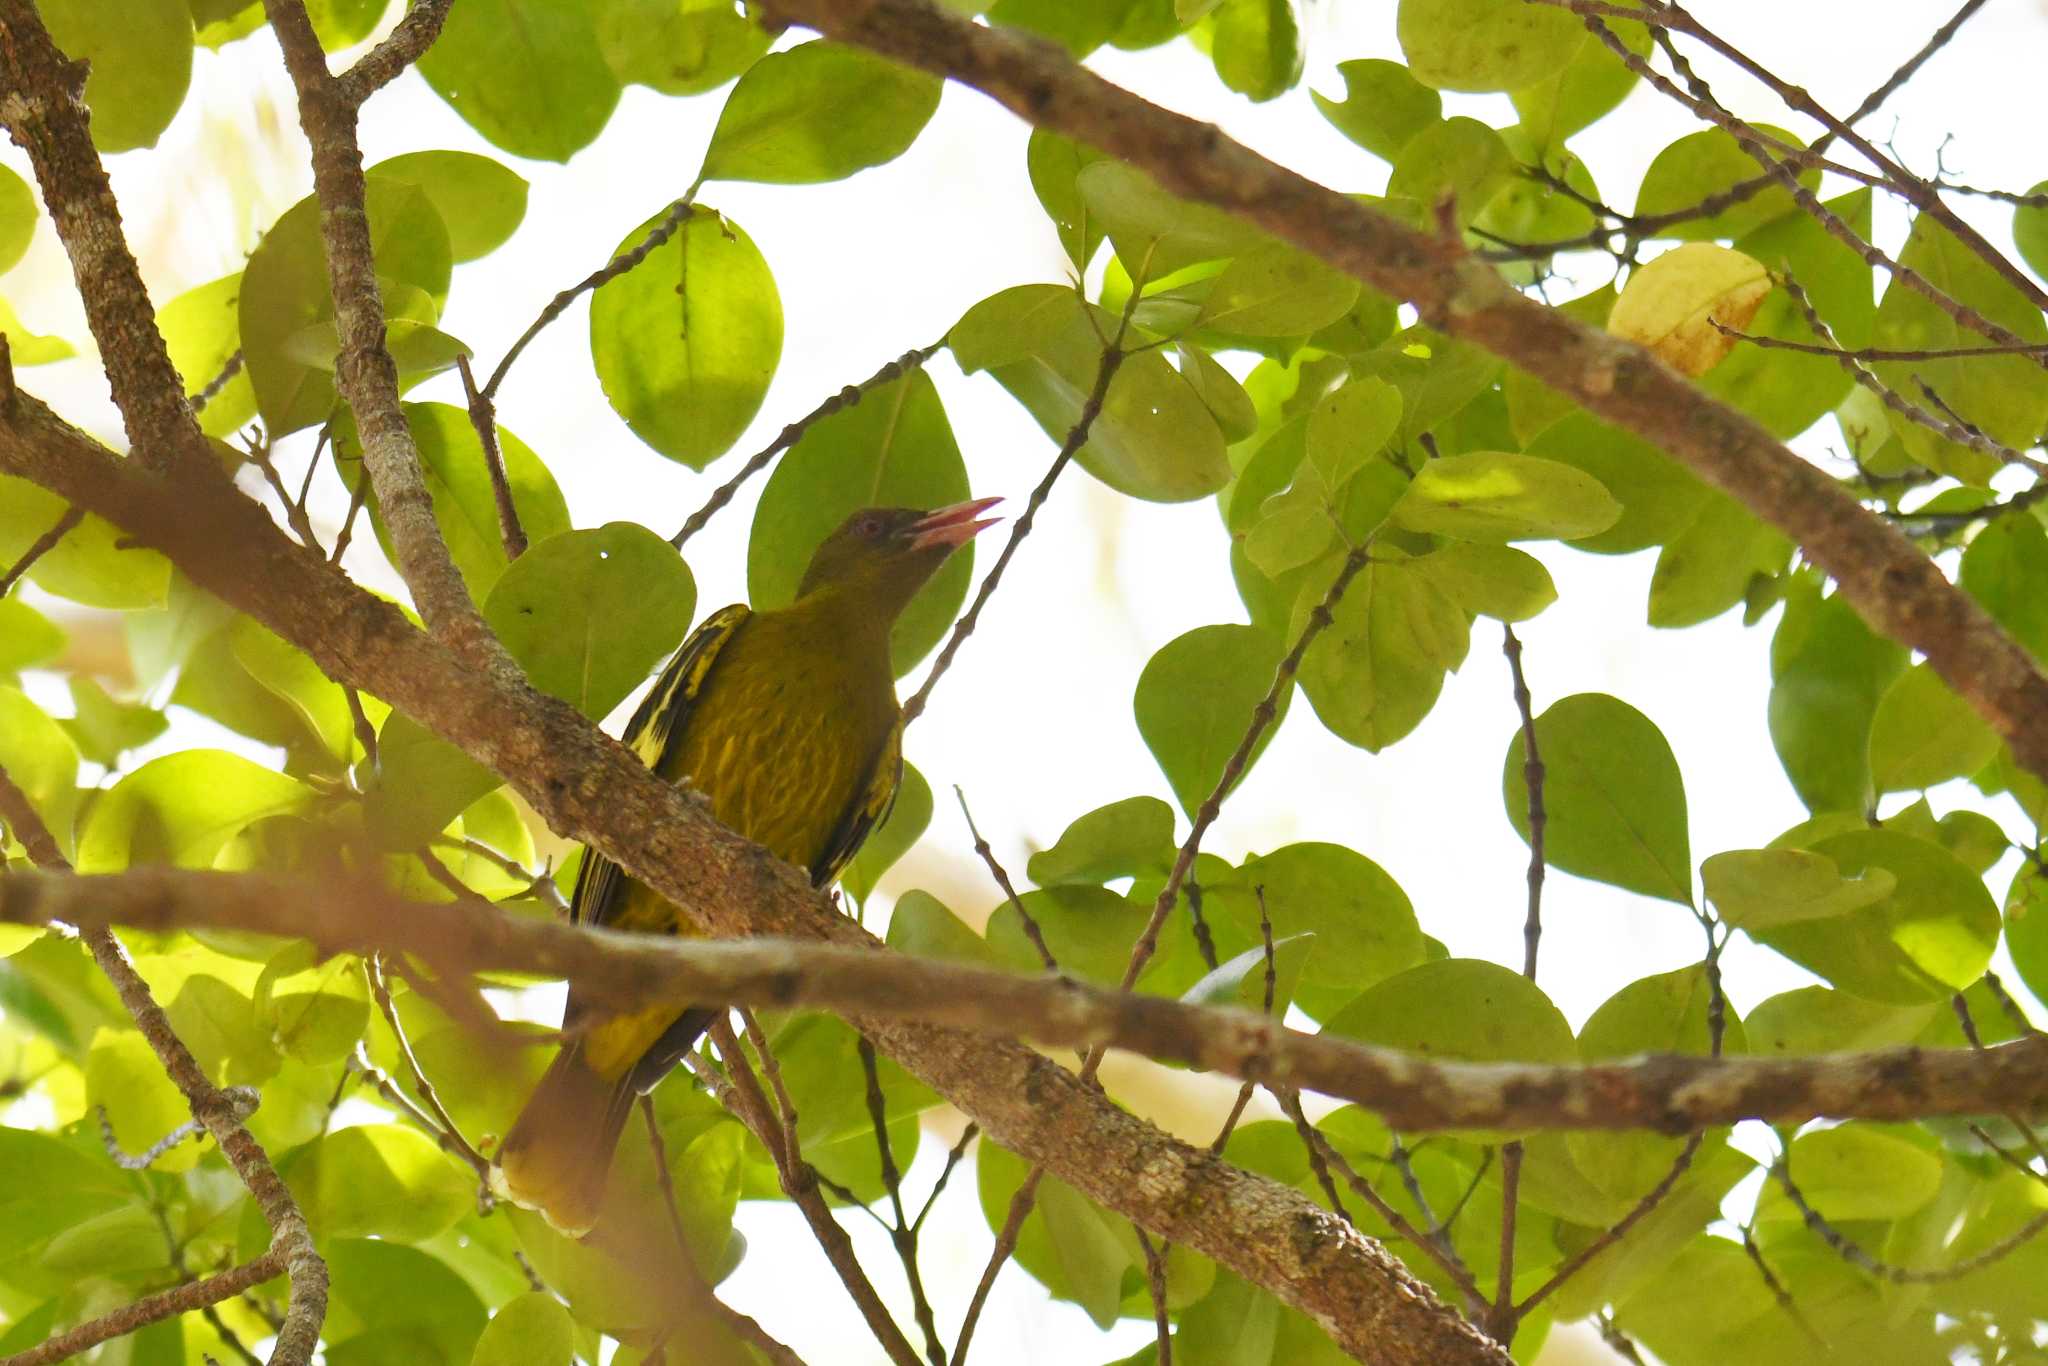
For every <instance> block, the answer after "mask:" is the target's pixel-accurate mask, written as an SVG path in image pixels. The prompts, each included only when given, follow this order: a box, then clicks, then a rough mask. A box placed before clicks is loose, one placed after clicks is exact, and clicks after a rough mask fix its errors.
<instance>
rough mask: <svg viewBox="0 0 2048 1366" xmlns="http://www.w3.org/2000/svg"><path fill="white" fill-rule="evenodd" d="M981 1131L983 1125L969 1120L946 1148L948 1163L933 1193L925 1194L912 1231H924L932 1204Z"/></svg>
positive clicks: (935, 1201)
mask: <svg viewBox="0 0 2048 1366" xmlns="http://www.w3.org/2000/svg"><path fill="white" fill-rule="evenodd" d="M980 1133H981V1126H980V1125H979V1124H975V1123H973V1122H972V1121H969V1123H968V1124H967V1126H966V1127H965V1128H963V1129H962V1130H961V1131H960V1137H958V1138H956V1139H954V1140H953V1146H952V1147H950V1148H948V1149H947V1150H946V1165H945V1166H943V1167H941V1168H939V1179H938V1180H937V1181H935V1182H933V1183H932V1189H931V1194H929V1195H927V1196H925V1198H924V1205H923V1207H922V1208H920V1209H919V1210H918V1212H917V1217H916V1218H915V1219H913V1220H911V1221H910V1231H911V1232H912V1233H922V1232H923V1231H924V1220H925V1216H926V1215H928V1214H930V1213H931V1212H932V1206H934V1205H936V1204H938V1203H939V1196H940V1195H941V1194H943V1193H944V1192H945V1189H946V1183H947V1182H948V1181H950V1180H952V1179H953V1169H954V1168H955V1167H958V1166H959V1165H960V1159H961V1158H963V1157H965V1156H966V1155H967V1148H968V1145H969V1144H971V1143H973V1142H974V1140H975V1139H976V1138H977V1137H978V1136H979V1135H980Z"/></svg>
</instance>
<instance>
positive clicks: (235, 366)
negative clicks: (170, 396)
mask: <svg viewBox="0 0 2048 1366" xmlns="http://www.w3.org/2000/svg"><path fill="white" fill-rule="evenodd" d="M242 359H243V357H242V348H241V347H239V346H238V347H236V348H235V352H234V354H233V355H231V356H229V357H228V358H227V360H226V361H225V362H223V363H222V365H221V367H220V373H218V374H216V375H215V376H214V377H213V378H212V379H210V380H208V381H206V387H205V388H203V389H201V390H200V391H199V392H198V393H196V394H193V395H192V396H191V397H190V398H188V399H187V400H186V401H187V402H188V403H190V404H191V405H192V411H193V412H195V413H197V412H199V411H200V410H202V409H203V408H205V407H206V405H207V404H209V403H211V402H213V401H214V400H215V399H217V398H219V397H220V391H221V390H223V389H225V388H227V387H228V385H229V384H230V383H232V382H233V380H234V378H235V376H236V375H239V374H241V373H242Z"/></svg>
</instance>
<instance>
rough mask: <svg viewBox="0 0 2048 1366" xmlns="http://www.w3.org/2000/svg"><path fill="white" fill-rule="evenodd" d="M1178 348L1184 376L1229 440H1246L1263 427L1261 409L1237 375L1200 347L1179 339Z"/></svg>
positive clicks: (1176, 348) (1176, 345) (1176, 347)
mask: <svg viewBox="0 0 2048 1366" xmlns="http://www.w3.org/2000/svg"><path fill="white" fill-rule="evenodd" d="M1174 350H1175V351H1176V352H1177V353H1179V355H1180V377H1181V378H1182V379H1183V380H1185V381H1186V382H1187V386H1188V388H1190V389H1192V390H1194V391H1195V397H1197V398H1199V399H1201V400H1202V406H1203V407H1204V408H1207V409H1208V410H1209V416H1211V417H1213V418H1215V419H1216V425H1217V426H1219V427H1221V428H1222V429H1223V436H1224V439H1225V440H1226V441H1242V440H1244V439H1245V438H1246V437H1248V436H1250V435H1251V434H1252V433H1253V432H1256V431H1257V430H1258V429H1259V413H1258V410H1257V409H1256V408H1254V407H1253V406H1252V396H1251V395H1250V394H1248V393H1246V392H1245V389H1244V386H1243V385H1242V384H1239V383H1238V382H1237V376H1235V375H1233V374H1231V373H1230V372H1229V371H1228V370H1226V369H1224V368H1223V367H1222V366H1221V365H1220V364H1218V363H1217V361H1216V358H1215V357H1214V356H1211V355H1210V354H1209V353H1208V352H1207V351H1204V350H1203V349H1202V348H1201V347H1199V346H1190V345H1188V344H1187V343H1186V342H1177V343H1175V345H1174Z"/></svg>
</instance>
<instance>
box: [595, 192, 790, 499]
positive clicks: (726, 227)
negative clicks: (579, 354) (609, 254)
mask: <svg viewBox="0 0 2048 1366" xmlns="http://www.w3.org/2000/svg"><path fill="white" fill-rule="evenodd" d="M661 217H662V215H657V216H656V217H654V218H650V219H648V220H647V221H646V222H645V223H642V224H641V225H640V226H639V227H638V228H636V229H634V230H633V231H632V232H631V233H629V234H628V235H627V236H626V239H625V240H624V241H623V242H621V243H620V244H619V248H618V249H619V251H620V252H621V253H623V252H628V251H632V250H634V249H635V248H637V247H638V246H640V244H641V243H642V242H644V241H645V240H646V238H647V236H648V234H649V233H650V232H651V231H653V229H654V228H655V227H656V226H657V225H658V224H659V223H660V221H661ZM590 357H591V361H592V363H593V364H595V365H596V367H597V377H598V380H599V382H600V383H602V384H603V385H604V396H605V397H606V398H607V399H609V400H610V401H611V405H612V408H613V410H614V411H615V412H617V413H618V415H619V416H620V417H622V418H624V419H625V420H626V425H627V426H629V427H631V428H632V429H633V432H634V435H636V436H638V437H639V438H640V439H641V440H642V441H645V442H646V443H647V444H648V445H650V446H652V447H654V449H655V450H657V451H659V452H660V453H661V454H663V455H665V456H667V457H668V458H669V459H671V460H679V461H681V462H682V463H683V464H685V465H688V466H689V467H690V468H691V469H693V470H700V469H703V468H704V466H705V465H707V464H709V463H710V462H711V459H712V457H714V456H717V455H721V454H723V453H724V452H725V450H726V449H727V448H728V447H729V446H731V445H732V443H733V442H734V441H736V440H738V439H739V435H740V433H741V432H743V431H745V430H746V427H747V424H748V423H749V422H751V421H753V419H754V414H755V413H756V412H757V411H759V409H760V407H761V400H762V398H763V397H764V396H766V394H767V392H768V381H769V380H770V379H772V378H773V377H774V375H775V365H776V362H777V361H778V360H780V359H781V357H782V297H781V295H779V294H777V293H776V290H775V277H774V276H773V275H771V274H770V273H769V271H768V263H767V261H765V260H763V259H762V257H761V253H760V252H759V251H758V250H756V249H755V246H754V242H753V239H752V238H750V237H748V236H747V235H746V233H744V232H742V231H741V230H740V227H739V225H738V224H737V223H734V222H732V221H731V220H730V219H727V218H723V217H721V216H720V215H718V214H716V213H713V212H712V211H711V210H709V209H705V208H701V207H697V208H692V209H691V210H690V211H689V216H688V217H687V218H686V219H684V221H683V223H682V225H681V227H680V228H678V230H677V231H676V232H675V233H674V234H673V235H671V236H670V237H669V239H668V240H667V241H665V242H663V243H662V244H661V245H660V246H658V247H656V248H654V250H652V251H651V252H649V253H648V254H647V256H646V258H645V259H644V260H642V261H641V262H640V264H639V265H637V266H635V267H634V268H633V269H632V270H629V271H627V272H626V273H625V274H624V275H621V276H619V277H618V278H617V279H615V280H610V281H608V282H606V283H605V284H603V285H601V286H600V287H599V288H598V291H597V293H596V295H595V297H593V298H592V299H591V301H590Z"/></svg>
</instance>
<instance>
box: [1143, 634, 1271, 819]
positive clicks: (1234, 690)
mask: <svg viewBox="0 0 2048 1366" xmlns="http://www.w3.org/2000/svg"><path fill="white" fill-rule="evenodd" d="M1284 653H1285V647H1284V646H1283V645H1282V644H1281V643H1280V640H1279V638H1278V637H1276V636H1275V635H1273V634H1272V633H1271V632H1270V631H1265V630H1262V629H1260V628H1259V627H1256V626H1198V627H1196V628H1195V629H1194V630H1192V631H1189V632H1188V633H1187V634H1185V635H1182V636H1179V637H1177V638H1175V639H1174V640H1172V641H1169V642H1168V643H1167V644H1166V645H1164V646H1162V647H1161V648H1160V649H1159V651H1158V653H1156V654H1154V655H1153V656H1152V658H1151V660H1150V661H1148V662H1147V663H1146V665H1145V669H1144V672H1142V673H1140V674H1139V675H1138V690H1137V695H1136V697H1135V698H1134V699H1133V706H1134V708H1135V709H1136V711H1137V715H1138V733H1139V734H1140V735H1142V736H1144V737H1145V745H1146V747H1147V748H1148V749H1150V750H1151V751H1152V757H1153V758H1154V759H1156V760H1158V761H1159V767H1160V768H1161V769H1162V770H1164V771H1165V773H1166V781H1167V783H1168V784H1169V785H1171V786H1172V788H1173V795H1174V796H1175V797H1177V798H1178V799H1179V800H1180V805H1181V810H1183V811H1185V812H1187V813H1188V814H1189V815H1190V816H1192V815H1193V814H1194V813H1195V811H1196V809H1197V808H1199V807H1200V806H1201V805H1202V803H1203V801H1205V800H1206V799H1207V798H1208V796H1209V794H1210V793H1211V792H1212V791H1214V790H1215V788H1216V785H1217V783H1219V782H1221V781H1222V779H1223V770H1224V766H1225V765H1226V764H1227V763H1228V761H1229V759H1230V756H1231V755H1232V754H1233V753H1234V752H1235V751H1236V750H1237V748H1238V745H1239V744H1240V742H1242V741H1243V739H1244V737H1245V734H1246V732H1247V731H1248V730H1250V728H1251V725H1252V713H1253V710H1254V708H1256V707H1257V706H1258V704H1259V702H1260V701H1261V699H1263V698H1264V697H1265V695H1266V693H1267V692H1268V690H1270V689H1271V687H1272V686H1273V677H1274V674H1275V672H1276V671H1277V670H1278V669H1279V667H1280V658H1281V656H1282V655H1283V654H1284ZM1292 691H1293V690H1292V689H1288V690H1287V693H1283V694H1282V696H1281V698H1280V708H1279V713H1278V714H1276V715H1275V716H1274V717H1273V720H1272V723H1271V724H1269V725H1268V726H1266V728H1265V730H1264V732H1263V733H1262V734H1261V735H1260V736H1259V740H1258V743H1257V744H1256V745H1255V746H1254V747H1253V749H1252V751H1251V754H1250V756H1249V757H1248V758H1247V759H1246V761H1245V766H1244V771H1245V772H1250V771H1251V767H1252V765H1253V764H1255V763H1257V762H1258V758H1259V755H1260V753H1262V752H1263V751H1264V750H1265V747H1266V745H1267V744H1269V743H1270V742H1271V741H1272V739H1273V736H1274V734H1275V733H1276V732H1277V731H1278V730H1279V729H1280V722H1281V720H1282V719H1283V718H1284V717H1285V714H1286V708H1287V701H1288V694H1290V693H1291V692H1292ZM1239 776H1240V777H1241V776H1242V774H1240V775H1239ZM1219 795H1220V794H1219Z"/></svg>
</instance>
